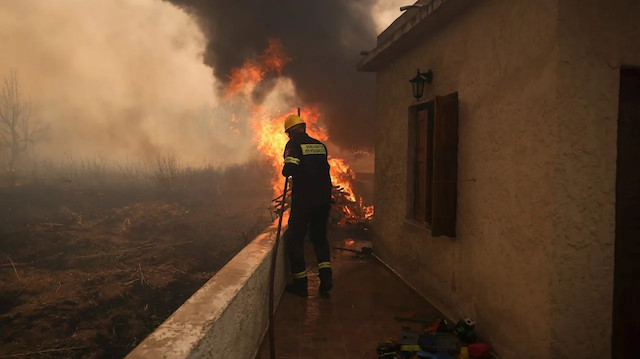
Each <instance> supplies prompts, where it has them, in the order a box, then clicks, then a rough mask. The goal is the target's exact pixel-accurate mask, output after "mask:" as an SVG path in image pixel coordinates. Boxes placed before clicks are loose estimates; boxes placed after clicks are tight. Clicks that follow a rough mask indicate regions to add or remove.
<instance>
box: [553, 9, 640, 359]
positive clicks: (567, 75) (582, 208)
mask: <svg viewBox="0 0 640 359" xmlns="http://www.w3.org/2000/svg"><path fill="white" fill-rule="evenodd" d="M559 4H560V7H559V15H560V17H559V18H560V19H561V21H560V23H559V24H560V28H559V35H560V36H559V39H560V59H559V60H560V61H559V77H558V79H559V82H558V99H559V102H560V103H562V106H561V107H559V108H558V118H559V122H558V141H557V142H558V154H557V156H558V159H559V160H558V161H556V168H555V174H556V182H555V184H554V192H555V194H556V196H555V197H556V198H557V201H556V204H555V215H554V218H555V221H554V226H555V232H556V236H555V238H556V239H555V241H554V246H553V272H554V276H553V281H552V284H553V285H552V304H553V307H552V308H553V317H552V319H553V322H554V326H553V327H552V331H551V333H552V350H553V353H554V356H553V357H554V358H575V357H589V358H606V357H610V341H609V338H610V336H611V311H612V298H613V296H612V294H613V258H614V240H615V171H616V138H617V133H616V131H617V118H618V90H619V86H620V66H621V65H636V66H640V46H639V44H640V26H639V25H638V14H640V2H639V1H635V0H614V1H596V0H560V1H559ZM576 333H579V335H576Z"/></svg>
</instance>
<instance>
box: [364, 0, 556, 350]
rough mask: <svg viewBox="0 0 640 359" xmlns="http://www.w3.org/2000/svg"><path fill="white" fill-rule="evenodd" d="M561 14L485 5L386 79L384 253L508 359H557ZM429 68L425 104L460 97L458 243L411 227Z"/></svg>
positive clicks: (378, 225)
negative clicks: (427, 78)
mask: <svg viewBox="0 0 640 359" xmlns="http://www.w3.org/2000/svg"><path fill="white" fill-rule="evenodd" d="M557 11H558V7H557V4H556V2H554V1H535V2H530V1H526V2H525V1H497V0H496V1H491V0H487V1H482V2H480V3H479V4H476V5H474V6H470V7H469V8H468V9H466V10H465V11H464V12H462V13H458V14H457V16H456V17H455V18H453V19H451V20H450V21H449V22H447V23H446V26H442V27H440V28H439V29H438V30H437V31H435V32H433V33H430V34H429V35H428V36H427V37H425V38H424V39H423V41H421V42H419V43H417V44H416V46H415V47H414V48H413V49H412V50H410V51H408V52H406V53H404V54H402V55H400V56H399V57H398V58H397V59H396V60H395V61H394V62H393V63H391V64H389V65H388V66H386V67H385V68H384V69H382V70H380V71H379V72H378V73H377V106H378V107H377V121H378V133H379V136H378V139H377V142H376V163H375V164H376V171H375V172H376V178H375V180H376V181H375V186H376V199H375V206H376V219H375V223H374V226H375V240H376V242H375V246H376V252H377V253H378V255H379V256H380V257H381V258H382V259H383V260H384V261H385V262H387V263H388V264H389V265H390V266H391V267H393V268H394V269H395V270H396V271H397V272H398V273H399V274H400V275H401V276H403V277H404V278H406V279H407V280H408V281H410V282H411V283H412V284H413V285H414V286H415V287H416V289H417V290H418V291H420V292H421V293H422V294H424V295H425V296H426V297H427V298H428V299H429V300H430V301H432V302H433V303H434V304H435V305H436V306H437V307H439V308H440V309H441V310H442V311H444V312H445V313H446V314H447V315H448V316H450V317H451V318H460V317H466V316H470V317H472V318H474V319H475V320H476V323H477V326H478V327H479V328H481V333H482V334H483V336H484V338H486V339H487V340H488V341H489V342H491V343H492V344H494V345H495V347H496V350H497V351H498V352H499V353H500V354H501V356H503V357H504V358H520V357H522V354H523V353H526V357H529V358H547V357H549V343H550V334H551V333H550V321H551V312H550V310H551V306H550V298H551V296H550V294H551V292H550V290H551V287H550V283H551V278H552V276H551V273H550V270H551V256H550V253H551V248H552V239H553V235H554V227H553V215H554V213H553V211H552V210H551V209H552V208H553V207H552V206H553V203H554V193H553V186H552V184H553V179H552V178H553V176H552V174H553V171H554V167H553V165H552V164H553V163H554V161H557V156H556V151H557V150H556V147H557V145H556V142H557V141H556V139H555V137H554V126H555V124H556V122H557V119H558V118H557V115H556V113H555V111H554V110H555V107H556V102H557V101H556V85H557V82H556V73H557V71H558V60H557V59H558V42H557V36H556V34H557V31H558V28H557V18H558V13H557ZM434 16H437V13H436V14H434ZM418 67H420V68H421V69H422V70H426V69H427V68H430V69H431V70H433V73H434V80H433V83H432V84H430V85H428V86H427V88H426V90H425V96H424V99H429V98H433V97H434V96H436V95H446V94H449V93H452V92H458V98H459V146H458V179H459V182H458V202H457V228H456V232H457V235H456V238H455V239H451V238H446V237H436V238H432V237H431V236H430V233H429V231H428V230H426V229H424V228H421V227H420V226H416V225H415V224H412V223H411V222H410V221H407V220H406V218H407V210H406V207H407V206H406V191H407V186H406V184H407V165H408V164H407V158H406V156H407V139H408V136H409V132H408V131H409V129H408V110H407V108H408V106H409V105H411V104H412V103H413V102H414V101H415V99H414V98H413V97H412V94H411V89H410V86H409V83H408V82H407V80H408V79H409V78H410V77H411V76H412V75H413V74H415V69H416V68H418ZM471 179H475V182H474V181H471Z"/></svg>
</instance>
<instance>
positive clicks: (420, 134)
mask: <svg viewBox="0 0 640 359" xmlns="http://www.w3.org/2000/svg"><path fill="white" fill-rule="evenodd" d="M427 120H428V119H427V111H426V110H425V109H422V110H418V111H416V152H415V159H416V160H415V171H416V175H415V187H414V188H415V194H414V200H413V214H414V218H415V219H417V220H419V221H422V222H424V221H426V218H427V191H428V188H427V182H428V181H427V175H428V174H427V149H428V147H427Z"/></svg>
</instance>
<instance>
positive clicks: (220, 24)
mask: <svg viewBox="0 0 640 359" xmlns="http://www.w3.org/2000/svg"><path fill="white" fill-rule="evenodd" d="M168 1H170V2H172V3H174V4H176V5H178V6H180V7H182V8H183V9H185V10H186V11H187V12H189V13H191V14H193V15H194V16H195V17H196V18H197V19H198V21H199V23H200V25H201V27H202V30H203V32H204V33H205V36H206V37H207V47H206V49H207V50H206V53H205V56H204V60H205V63H206V64H207V65H208V66H210V67H212V68H213V69H215V70H214V71H215V76H216V77H217V78H218V80H219V81H220V82H221V83H226V82H227V81H228V74H229V73H230V70H231V69H232V68H234V67H238V66H240V65H241V64H242V63H243V62H244V61H245V60H246V59H247V58H251V57H254V56H256V55H257V54H259V53H261V52H262V51H263V50H264V49H265V48H266V47H267V44H268V39H270V38H276V39H278V40H280V41H281V42H282V44H283V46H284V50H285V52H286V54H287V56H289V57H291V58H292V61H291V62H290V63H289V64H288V65H287V66H286V67H285V68H284V71H283V75H285V76H288V77H290V78H292V79H293V81H294V82H295V85H296V89H297V92H298V93H297V94H298V96H299V97H300V99H301V103H299V104H291V107H296V106H314V105H316V106H318V107H319V108H320V110H321V111H322V112H323V115H324V116H323V119H324V122H325V124H326V126H327V129H328V130H329V133H330V136H331V139H332V141H333V143H335V144H336V145H338V146H340V147H343V148H350V149H372V148H373V138H374V136H373V125H374V103H373V101H374V90H375V78H374V76H373V75H372V74H368V73H360V72H357V71H356V70H355V67H356V64H357V62H358V61H359V59H360V55H359V53H360V51H361V50H368V49H371V48H373V47H374V46H375V36H376V32H377V29H376V26H375V23H374V20H373V19H372V17H371V11H370V7H371V6H373V5H374V4H375V3H376V1H375V0H360V1H353V0H314V1H307V0H267V1H259V0H168ZM265 85H267V86H268V82H267V83H266V84H265ZM257 90H258V91H259V90H260V88H258V89H257ZM256 95H257V96H259V94H256Z"/></svg>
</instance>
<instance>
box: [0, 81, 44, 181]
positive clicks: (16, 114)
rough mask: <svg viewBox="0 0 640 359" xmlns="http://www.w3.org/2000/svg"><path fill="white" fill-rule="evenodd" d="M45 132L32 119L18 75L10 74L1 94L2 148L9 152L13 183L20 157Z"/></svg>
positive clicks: (0, 140) (29, 105) (29, 106)
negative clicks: (22, 93)
mask: <svg viewBox="0 0 640 359" xmlns="http://www.w3.org/2000/svg"><path fill="white" fill-rule="evenodd" d="M45 130H46V129H45V128H44V127H43V126H41V125H40V124H39V123H37V122H36V121H33V119H32V118H31V103H30V102H29V101H27V100H24V99H23V98H22V95H21V93H20V86H19V84H18V76H17V74H16V73H15V72H14V71H11V72H9V74H8V75H7V76H5V78H4V81H3V84H2V92H0V146H1V147H2V148H3V149H8V152H9V171H10V172H11V182H12V183H15V173H16V165H17V163H18V157H19V156H20V154H21V153H26V152H27V151H28V150H29V149H30V147H31V146H33V144H34V143H35V142H36V141H37V140H39V139H41V138H42V136H43V134H44V132H45Z"/></svg>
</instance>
